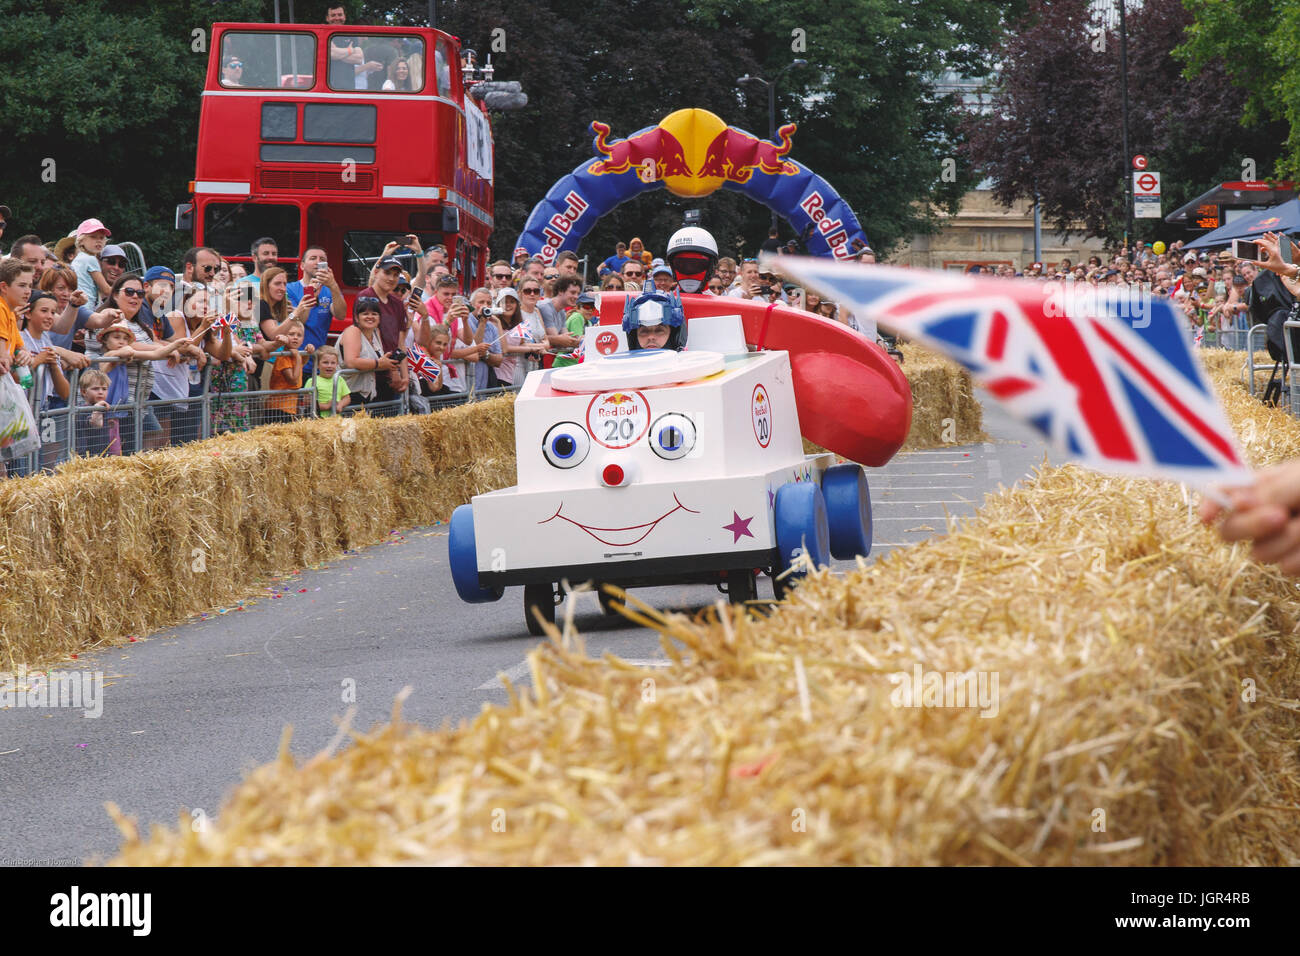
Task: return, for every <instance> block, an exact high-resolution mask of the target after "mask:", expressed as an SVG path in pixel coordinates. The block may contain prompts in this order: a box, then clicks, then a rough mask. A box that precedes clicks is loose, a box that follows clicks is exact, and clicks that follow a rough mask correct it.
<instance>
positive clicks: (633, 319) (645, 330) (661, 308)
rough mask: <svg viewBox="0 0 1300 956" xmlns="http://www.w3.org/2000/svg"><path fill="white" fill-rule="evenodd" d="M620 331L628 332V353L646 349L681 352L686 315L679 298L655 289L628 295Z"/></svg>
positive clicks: (684, 340) (684, 343) (683, 343)
mask: <svg viewBox="0 0 1300 956" xmlns="http://www.w3.org/2000/svg"><path fill="white" fill-rule="evenodd" d="M623 331H624V332H626V333H627V350H628V351H629V352H637V351H641V350H648V349H671V350H673V351H675V352H680V351H681V350H682V349H683V348H685V347H686V315H685V313H684V312H683V311H682V300H681V297H680V296H678V295H677V293H675V292H661V291H659V290H658V289H654V288H650V289H647V290H646V291H644V292H642V293H641V294H640V295H637V296H631V295H630V296H628V297H627V300H626V304H625V305H624V306H623Z"/></svg>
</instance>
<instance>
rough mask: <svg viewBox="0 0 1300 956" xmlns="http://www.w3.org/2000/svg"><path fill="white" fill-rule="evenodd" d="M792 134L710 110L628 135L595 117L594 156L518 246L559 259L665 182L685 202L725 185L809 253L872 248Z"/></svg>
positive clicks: (535, 215) (535, 217)
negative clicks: (793, 155) (775, 217)
mask: <svg viewBox="0 0 1300 956" xmlns="http://www.w3.org/2000/svg"><path fill="white" fill-rule="evenodd" d="M794 131H795V126H794V124H793V123H788V124H786V125H785V126H782V127H781V128H780V129H779V130H778V131H777V141H776V142H771V141H769V140H765V139H760V138H759V137H757V136H754V135H752V134H750V133H747V132H745V131H744V130H743V129H738V128H737V127H734V126H728V125H727V124H726V123H724V122H723V121H722V119H721V118H720V117H718V116H716V115H714V114H713V113H710V112H709V111H708V110H702V109H684V110H677V111H676V112H675V113H670V114H669V115H668V116H665V117H664V118H663V119H662V120H660V121H659V123H658V125H655V126H647V127H646V128H645V129H643V130H640V131H639V132H636V133H633V134H632V135H631V136H629V137H627V138H626V139H611V138H610V128H609V126H608V125H607V124H605V123H601V122H595V121H593V122H592V124H591V132H592V135H593V136H594V137H595V138H594V139H593V141H592V147H593V149H594V151H595V153H596V158H595V159H594V160H586V161H584V162H583V163H582V164H581V165H580V166H578V167H577V168H576V169H575V170H574V171H573V172H571V173H569V174H568V175H567V176H565V177H563V178H562V179H560V180H559V182H557V183H556V184H555V185H554V186H552V187H551V189H550V191H549V192H548V193H547V194H546V198H545V199H543V200H542V201H541V202H539V203H538V204H537V205H536V206H535V207H533V211H532V213H531V214H530V215H529V217H528V222H527V223H526V224H525V225H524V231H523V232H522V233H520V236H519V240H518V241H517V242H516V243H515V247H516V250H515V251H516V252H518V251H519V250H524V251H526V252H527V253H528V254H529V255H537V256H540V257H541V258H542V260H543V261H544V262H547V263H549V262H552V261H553V260H554V259H555V257H556V256H557V255H558V254H559V253H560V252H563V251H564V250H566V249H576V248H577V246H578V244H579V243H580V242H581V241H582V238H583V237H584V236H585V235H586V234H587V232H588V231H589V230H590V229H591V227H592V225H593V224H594V223H595V222H596V220H597V219H599V218H600V217H601V216H603V215H605V213H607V212H609V211H610V210H611V209H613V208H614V207H615V206H617V205H619V204H620V203H622V202H626V201H627V200H629V199H631V198H632V197H633V196H637V195H640V194H641V193H643V192H645V191H646V190H648V189H657V188H659V187H661V186H662V187H663V188H665V189H667V190H668V191H669V192H671V193H673V194H675V195H678V196H683V197H687V198H691V197H697V196H707V195H709V194H710V193H712V192H714V191H715V190H717V189H719V188H723V189H730V190H733V191H735V192H740V193H744V194H745V195H746V196H749V197H750V198H751V199H755V200H757V201H758V202H761V203H762V204H763V205H765V206H767V207H768V208H769V209H772V210H774V211H775V212H776V213H778V214H779V215H781V216H784V217H785V219H787V220H788V221H789V223H790V225H791V226H792V227H793V228H794V229H795V231H796V233H797V234H798V235H799V236H800V237H802V239H803V242H804V244H805V246H806V247H807V249H808V253H809V254H810V255H815V256H817V255H820V256H834V257H836V258H841V259H847V258H850V257H851V256H852V255H853V250H854V247H855V244H856V243H855V240H861V242H862V243H863V244H865V243H866V241H867V237H866V235H865V234H864V233H863V231H862V227H861V226H860V225H859V224H858V219H857V216H855V215H854V214H853V210H852V209H850V208H849V205H848V203H846V202H845V201H844V200H843V199H841V198H840V196H839V194H838V193H836V192H835V190H833V189H832V188H831V187H830V184H829V183H827V182H826V180H824V179H822V178H821V177H820V176H818V175H817V174H816V173H814V172H813V171H812V170H810V169H808V168H806V167H804V166H801V165H800V164H799V163H797V162H795V161H794V160H792V159H789V158H788V156H789V153H790V148H791V146H792V137H793V136H794Z"/></svg>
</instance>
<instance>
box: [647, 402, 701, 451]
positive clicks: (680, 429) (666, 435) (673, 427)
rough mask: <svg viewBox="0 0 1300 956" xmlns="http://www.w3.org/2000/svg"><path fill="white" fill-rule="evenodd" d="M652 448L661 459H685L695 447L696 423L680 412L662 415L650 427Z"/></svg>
mask: <svg viewBox="0 0 1300 956" xmlns="http://www.w3.org/2000/svg"><path fill="white" fill-rule="evenodd" d="M650 435H651V440H650V447H651V448H653V449H654V453H655V454H656V455H658V456H659V457H660V458H667V459H669V460H670V461H672V460H675V459H677V458H685V457H686V456H687V454H689V453H690V450H691V449H692V448H694V447H695V423H694V422H693V421H691V420H690V419H689V418H687V417H686V416H685V415H682V414H680V413H678V412H669V413H668V414H667V415H660V416H659V418H658V419H656V421H655V423H654V424H653V425H651V426H650Z"/></svg>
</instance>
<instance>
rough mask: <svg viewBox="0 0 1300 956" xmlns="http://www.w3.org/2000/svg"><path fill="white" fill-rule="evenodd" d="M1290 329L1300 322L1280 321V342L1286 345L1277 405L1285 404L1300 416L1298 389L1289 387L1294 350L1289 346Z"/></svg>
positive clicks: (1295, 327)
mask: <svg viewBox="0 0 1300 956" xmlns="http://www.w3.org/2000/svg"><path fill="white" fill-rule="evenodd" d="M1292 329H1300V322H1283V323H1282V344H1283V345H1284V346H1285V347H1286V367H1285V368H1284V369H1282V391H1283V393H1284V395H1283V397H1282V400H1281V401H1280V402H1278V404H1279V405H1285V406H1286V409H1287V411H1289V412H1290V413H1291V414H1292V415H1293V416H1295V417H1297V418H1300V389H1296V388H1292V387H1291V374H1290V373H1291V369H1293V368H1295V352H1294V350H1293V349H1292V347H1291V336H1292V334H1293V333H1292V331H1291V330H1292Z"/></svg>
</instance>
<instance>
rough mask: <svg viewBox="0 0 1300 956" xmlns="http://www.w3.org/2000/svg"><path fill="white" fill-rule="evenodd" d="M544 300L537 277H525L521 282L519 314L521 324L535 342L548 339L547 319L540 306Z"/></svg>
mask: <svg viewBox="0 0 1300 956" xmlns="http://www.w3.org/2000/svg"><path fill="white" fill-rule="evenodd" d="M541 302H542V284H541V283H540V282H538V281H537V280H536V279H531V278H524V279H523V280H522V281H520V283H519V314H520V316H521V317H522V320H523V321H522V322H521V324H522V325H523V326H524V327H525V328H526V329H527V334H528V337H529V338H530V339H531V340H532V341H534V342H545V341H546V321H545V320H544V319H543V318H542V312H541V309H540V308H539V306H540V305H541Z"/></svg>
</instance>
